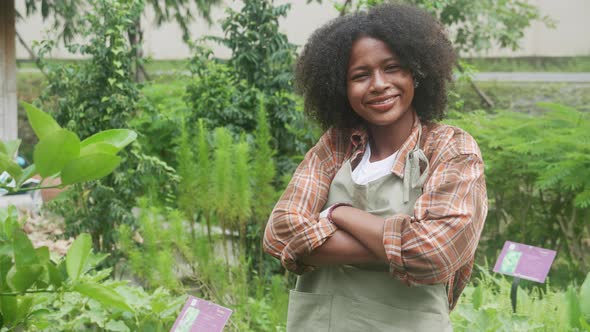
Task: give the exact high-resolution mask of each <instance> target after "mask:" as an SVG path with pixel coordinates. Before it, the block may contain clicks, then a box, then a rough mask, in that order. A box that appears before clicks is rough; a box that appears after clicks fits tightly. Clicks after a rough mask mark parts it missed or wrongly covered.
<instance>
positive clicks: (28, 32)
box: [0, 0, 590, 59]
mask: <svg viewBox="0 0 590 332" xmlns="http://www.w3.org/2000/svg"><path fill="white" fill-rule="evenodd" d="M0 1H2V0H0ZM474 1H477V0H474ZM530 1H531V3H533V4H535V5H537V6H539V8H540V9H541V12H542V14H543V15H548V16H550V17H552V18H553V19H555V20H556V21H557V23H556V28H555V29H549V28H547V27H545V26H544V25H543V24H541V23H535V24H534V25H533V26H532V27H531V28H529V29H528V30H527V31H526V34H525V37H524V39H523V40H522V42H521V46H522V49H521V50H519V51H516V52H512V51H509V50H492V51H490V52H488V53H486V54H482V55H483V56H573V55H590V37H589V35H588V33H589V32H590V20H589V19H588V17H589V16H590V0H530ZM22 2H23V1H17V8H18V9H20V10H21V12H24V8H23V7H24V5H23V3H22ZM323 2H324V4H322V5H318V4H316V3H312V4H306V1H305V0H290V1H289V0H276V3H277V4H283V3H292V9H291V11H290V12H289V16H288V17H287V18H286V19H284V20H283V21H282V22H281V30H282V31H283V32H284V33H286V34H287V36H288V37H289V40H290V41H291V42H292V43H294V44H297V45H302V44H304V43H305V40H306V39H307V37H308V36H309V35H310V34H311V32H312V31H313V30H314V29H316V28H317V27H319V26H320V25H322V24H323V23H325V22H327V21H328V20H329V19H331V18H333V17H336V16H337V15H338V13H337V11H336V10H335V9H334V8H333V6H332V3H333V1H329V0H324V1H323ZM226 3H227V5H229V6H231V7H233V8H239V6H240V1H231V0H227V1H226ZM227 5H226V6H227ZM223 16H224V8H216V9H215V10H214V11H213V17H214V23H213V25H212V26H211V27H208V26H207V24H206V23H205V22H202V20H199V22H196V23H193V24H192V25H191V31H192V33H193V36H195V37H197V36H203V35H207V34H212V35H221V34H222V32H221V28H220V26H219V24H218V23H217V22H218V21H219V19H221V18H222V17H223ZM153 21H154V20H153V14H151V13H147V14H146V15H145V16H144V18H143V25H144V27H145V34H144V38H145V43H144V49H145V54H147V55H149V56H152V57H153V58H154V59H182V58H186V57H188V56H190V54H189V50H188V48H187V47H186V46H185V45H184V44H183V42H182V40H181V33H180V30H179V29H178V27H177V26H176V25H175V24H174V23H170V24H165V25H163V26H161V27H156V26H155V24H153ZM49 26H50V23H49V22H45V23H43V22H42V20H41V18H40V17H39V16H35V17H29V18H27V19H26V20H21V21H19V22H18V23H17V30H18V32H19V33H20V34H21V36H22V37H23V38H24V39H25V40H26V41H27V42H28V43H31V42H32V41H33V40H40V39H42V38H43V36H44V34H45V33H46V32H44V29H46V28H47V27H49ZM212 46H213V48H214V50H215V53H216V55H217V56H219V57H222V58H227V57H228V56H229V51H228V50H227V49H225V48H223V47H221V46H218V45H215V44H212ZM52 56H53V57H55V58H71V57H72V55H71V54H68V53H67V51H65V50H64V49H63V48H62V49H58V50H56V51H55V52H53V54H52ZM17 57H18V58H21V59H24V58H27V57H28V54H27V52H26V50H25V49H24V48H23V47H22V46H21V45H20V44H18V45H17Z"/></svg>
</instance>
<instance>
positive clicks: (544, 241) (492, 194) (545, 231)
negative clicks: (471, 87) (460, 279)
mask: <svg viewBox="0 0 590 332" xmlns="http://www.w3.org/2000/svg"><path fill="white" fill-rule="evenodd" d="M539 106H540V107H543V108H545V109H547V110H548V111H547V112H545V113H544V114H541V115H527V114H521V113H516V112H510V111H496V112H494V113H490V114H488V113H485V112H475V113H469V114H459V113H456V114H455V115H454V118H453V119H452V120H449V122H450V123H452V124H455V125H457V126H459V127H461V128H463V129H465V130H467V131H468V132H469V133H471V134H472V135H473V136H474V138H475V139H476V141H477V142H478V143H479V146H480V148H481V150H482V154H483V158H484V161H485V164H486V182H487V186H488V197H489V200H490V209H489V214H488V218H487V220H486V225H487V226H486V229H485V231H484V233H483V238H482V246H483V249H484V250H487V254H488V255H489V256H491V257H495V254H496V251H497V250H498V249H497V248H501V247H502V243H503V242H504V240H506V239H509V240H511V241H516V242H522V243H527V244H531V245H536V246H541V247H545V248H550V249H554V250H557V251H558V252H561V253H563V255H565V256H564V258H567V262H568V264H569V265H570V266H569V271H571V275H570V276H569V277H566V278H567V279H568V280H571V278H581V277H583V276H582V275H581V274H580V271H587V270H588V269H590V260H589V257H588V255H587V253H588V251H589V250H590V248H589V246H590V243H588V241H587V239H588V238H589V237H590V226H589V224H588V222H587V216H588V212H589V209H590V145H589V144H588V142H590V118H589V117H588V114H586V113H582V112H580V111H577V110H575V109H573V108H570V107H567V106H563V105H560V104H551V103H540V104H539Z"/></svg>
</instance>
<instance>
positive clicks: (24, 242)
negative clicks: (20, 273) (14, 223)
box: [12, 229, 49, 269]
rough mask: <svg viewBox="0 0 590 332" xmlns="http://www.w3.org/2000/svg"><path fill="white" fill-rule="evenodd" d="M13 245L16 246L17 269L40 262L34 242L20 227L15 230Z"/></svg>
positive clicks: (15, 260)
mask: <svg viewBox="0 0 590 332" xmlns="http://www.w3.org/2000/svg"><path fill="white" fill-rule="evenodd" d="M12 245H13V248H14V264H15V266H16V267H17V269H22V268H25V267H29V266H31V265H36V264H39V258H38V257H37V252H36V251H35V248H34V247H33V243H32V242H31V240H30V239H29V237H28V236H27V235H26V234H25V233H24V232H23V231H21V230H20V229H15V230H14V233H13V244H12ZM48 253H49V252H48Z"/></svg>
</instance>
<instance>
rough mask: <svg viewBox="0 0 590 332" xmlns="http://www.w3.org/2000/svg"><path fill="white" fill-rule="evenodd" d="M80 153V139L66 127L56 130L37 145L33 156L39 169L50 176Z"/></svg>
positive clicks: (42, 174) (46, 175)
mask: <svg viewBox="0 0 590 332" xmlns="http://www.w3.org/2000/svg"><path fill="white" fill-rule="evenodd" d="M79 155H80V140H79V139H78V136H76V134H74V133H73V132H71V131H69V130H65V129H60V130H57V131H54V132H53V133H51V134H49V135H47V136H46V137H44V138H43V139H41V140H40V141H39V143H38V144H37V145H36V146H35V151H34V153H33V158H34V159H35V165H36V167H37V171H39V174H40V175H41V176H42V177H48V176H51V175H54V174H56V173H58V172H59V171H61V170H62V169H63V168H64V166H65V165H66V164H67V163H68V162H69V161H71V160H73V159H76V158H78V156H79Z"/></svg>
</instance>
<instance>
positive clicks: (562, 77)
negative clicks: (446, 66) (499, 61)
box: [474, 72, 590, 83]
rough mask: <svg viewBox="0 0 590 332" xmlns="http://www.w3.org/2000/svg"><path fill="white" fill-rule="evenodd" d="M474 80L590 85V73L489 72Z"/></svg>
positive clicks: (477, 76)
mask: <svg viewBox="0 0 590 332" xmlns="http://www.w3.org/2000/svg"><path fill="white" fill-rule="evenodd" d="M474 78H475V80H476V81H506V82H563V83H590V73H549V72H539V73H526V72H514V73H507V72H488V73H477V74H475V75H474Z"/></svg>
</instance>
